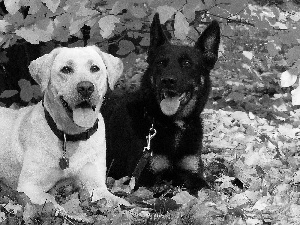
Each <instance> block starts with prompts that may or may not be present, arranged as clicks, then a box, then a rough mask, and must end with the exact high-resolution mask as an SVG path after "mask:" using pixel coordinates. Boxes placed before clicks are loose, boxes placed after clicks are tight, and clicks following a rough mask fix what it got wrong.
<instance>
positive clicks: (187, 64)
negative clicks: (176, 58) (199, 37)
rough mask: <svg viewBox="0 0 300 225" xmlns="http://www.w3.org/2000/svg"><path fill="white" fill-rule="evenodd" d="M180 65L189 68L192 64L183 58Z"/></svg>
mask: <svg viewBox="0 0 300 225" xmlns="http://www.w3.org/2000/svg"><path fill="white" fill-rule="evenodd" d="M182 66H183V67H185V68H190V67H191V66H192V62H191V61H190V60H184V61H183V62H182Z"/></svg>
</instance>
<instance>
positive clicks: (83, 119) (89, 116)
mask: <svg viewBox="0 0 300 225" xmlns="http://www.w3.org/2000/svg"><path fill="white" fill-rule="evenodd" d="M97 117H98V113H96V112H95V111H94V110H92V109H82V108H78V109H75V110H74V111H73V121H74V122H75V123H76V124H77V125H78V126H80V127H85V128H90V127H92V126H93V125H94V123H95V121H96V119H97Z"/></svg>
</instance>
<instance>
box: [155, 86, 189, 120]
mask: <svg viewBox="0 0 300 225" xmlns="http://www.w3.org/2000/svg"><path fill="white" fill-rule="evenodd" d="M190 97H191V92H182V93H180V92H177V91H175V90H166V89H163V90H162V91H161V92H160V108H161V111H162V112H163V113H164V114H165V115H167V116H172V115H174V114H176V113H177V112H178V110H179V109H180V106H183V105H185V104H186V103H187V102H188V101H189V99H190Z"/></svg>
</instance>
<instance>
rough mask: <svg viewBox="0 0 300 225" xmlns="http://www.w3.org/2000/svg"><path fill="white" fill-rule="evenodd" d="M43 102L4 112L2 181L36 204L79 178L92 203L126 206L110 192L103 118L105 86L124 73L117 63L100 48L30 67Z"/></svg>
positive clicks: (67, 52)
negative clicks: (102, 200)
mask: <svg viewBox="0 0 300 225" xmlns="http://www.w3.org/2000/svg"><path fill="white" fill-rule="evenodd" d="M29 70H30V73H31V75H32V77H33V78H34V79H35V80H36V81H37V82H38V83H39V85H40V86H41V89H42V91H43V92H44V97H43V101H42V102H40V103H38V104H37V105H35V106H30V107H25V108H22V109H19V110H12V109H7V108H0V137H1V138H0V178H4V179H5V180H6V182H8V184H9V185H10V186H11V187H12V188H14V189H16V190H18V191H19V192H24V193H25V194H26V195H27V196H28V197H29V198H30V200H31V201H32V202H33V203H34V204H44V203H45V202H52V203H53V204H54V206H55V207H56V208H58V209H61V208H60V206H59V205H58V204H57V202H56V201H55V199H54V197H53V196H52V195H50V194H48V193H47V191H48V190H49V189H51V188H52V187H53V185H54V184H55V183H56V182H57V181H59V180H61V179H63V178H67V177H75V178H76V179H77V178H78V179H79V180H80V182H82V184H83V185H84V186H85V188H86V189H87V190H88V191H89V193H90V194H91V195H92V201H96V200H99V199H100V198H107V199H108V201H112V202H118V203H119V204H125V205H127V204H128V202H127V201H125V200H124V199H122V198H118V197H117V196H115V195H113V194H112V193H110V192H109V191H108V190H107V187H106V184H105V180H106V142H105V128H104V121H103V117H102V115H101V114H100V113H99V109H100V107H101V104H102V101H103V96H104V95H105V93H106V90H107V88H108V87H107V86H108V85H109V87H110V88H113V86H114V84H115V82H116V81H117V79H118V78H119V77H120V76H121V74H122V71H123V64H122V61H121V60H120V59H119V58H116V57H114V56H112V55H110V54H107V53H104V52H102V51H100V49H99V48H97V47H96V46H88V47H78V48H57V49H54V50H53V51H52V52H50V53H49V54H46V55H44V56H42V57H40V58H38V59H36V60H34V61H32V62H31V64H30V66H29Z"/></svg>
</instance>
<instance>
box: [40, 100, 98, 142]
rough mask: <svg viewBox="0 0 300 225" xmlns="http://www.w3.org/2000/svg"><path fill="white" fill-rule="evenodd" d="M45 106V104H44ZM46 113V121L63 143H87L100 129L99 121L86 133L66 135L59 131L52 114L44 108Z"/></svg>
mask: <svg viewBox="0 0 300 225" xmlns="http://www.w3.org/2000/svg"><path fill="white" fill-rule="evenodd" d="M43 106H44V104H43ZM44 112H45V118H46V121H47V123H48V125H49V127H50V128H51V130H52V132H53V133H54V134H55V135H56V137H58V139H59V140H61V141H72V142H75V141H86V140H88V139H89V138H90V137H91V136H92V135H93V134H94V133H95V132H96V131H97V129H98V121H99V120H98V119H97V120H96V122H95V123H94V126H93V127H91V128H89V129H87V130H86V131H84V132H82V133H79V134H66V133H65V132H63V131H61V130H59V129H58V128H57V126H56V124H55V122H54V120H53V118H52V117H51V115H50V113H49V112H48V111H47V110H46V108H45V107H44Z"/></svg>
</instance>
